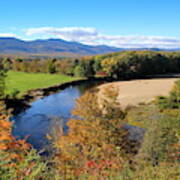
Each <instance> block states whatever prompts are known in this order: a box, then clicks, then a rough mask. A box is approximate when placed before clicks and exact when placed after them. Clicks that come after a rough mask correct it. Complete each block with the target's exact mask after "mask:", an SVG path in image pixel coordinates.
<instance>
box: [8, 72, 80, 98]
mask: <svg viewBox="0 0 180 180" xmlns="http://www.w3.org/2000/svg"><path fill="white" fill-rule="evenodd" d="M79 79H80V78H77V77H70V76H66V75H62V74H48V73H25V72H15V71H9V72H8V73H7V77H6V94H7V95H11V94H13V93H15V91H18V92H19V94H18V97H22V96H23V95H24V94H26V93H27V92H28V91H30V90H36V89H39V88H48V87H50V86H55V85H57V84H62V83H66V82H71V81H73V80H79Z"/></svg>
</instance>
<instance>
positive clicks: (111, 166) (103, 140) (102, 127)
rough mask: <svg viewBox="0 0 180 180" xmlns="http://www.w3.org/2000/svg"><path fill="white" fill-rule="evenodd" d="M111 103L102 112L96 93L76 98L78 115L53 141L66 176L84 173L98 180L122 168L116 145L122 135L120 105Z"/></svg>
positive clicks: (58, 160) (117, 145) (118, 149)
mask: <svg viewBox="0 0 180 180" xmlns="http://www.w3.org/2000/svg"><path fill="white" fill-rule="evenodd" d="M114 105H115V106H114ZM105 106H106V107H105ZM110 106H111V107H107V104H104V105H103V107H104V108H105V109H106V112H107V113H104V112H103V111H102V108H101V106H99V104H98V98H97V95H96V94H95V93H86V94H85V95H84V96H82V97H81V98H80V99H79V100H78V101H77V105H76V108H75V110H74V112H73V114H74V115H76V117H77V118H74V119H71V120H69V122H68V127H69V132H68V134H67V135H63V136H61V137H60V138H59V139H58V140H57V142H56V148H57V149H58V150H59V152H58V153H57V155H56V158H55V161H56V163H57V168H58V169H59V172H60V174H61V175H64V176H65V177H66V178H67V179H71V178H72V177H77V178H79V177H81V176H83V177H84V176H85V175H88V177H90V176H92V177H96V178H97V179H98V178H103V177H108V176H109V177H110V176H113V175H116V173H119V171H120V170H121V169H122V165H123V158H122V153H121V150H120V146H119V142H120V141H121V136H122V135H124V131H123V130H122V129H120V128H119V127H120V125H121V124H122V123H123V120H121V119H120V117H122V111H121V110H120V108H118V110H115V109H116V108H117V107H116V103H115V102H114V104H110ZM111 111H113V112H117V113H119V114H118V115H117V114H116V113H112V112H111Z"/></svg>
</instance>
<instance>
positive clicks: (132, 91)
mask: <svg viewBox="0 0 180 180" xmlns="http://www.w3.org/2000/svg"><path fill="white" fill-rule="evenodd" d="M178 79H180V78H178V77H177V78H162V79H145V80H132V81H121V82H112V83H107V84H104V85H101V86H100V92H102V93H103V90H104V89H105V88H108V87H109V86H113V87H115V88H118V92H119V95H118V101H119V102H120V104H121V107H122V108H123V109H124V108H126V107H127V106H128V105H133V106H136V105H138V104H139V103H142V102H150V101H152V100H153V99H154V97H156V96H160V95H162V96H166V95H168V94H169V92H170V91H171V89H172V87H173V85H174V82H175V81H176V80H178Z"/></svg>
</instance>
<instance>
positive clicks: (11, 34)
mask: <svg viewBox="0 0 180 180" xmlns="http://www.w3.org/2000/svg"><path fill="white" fill-rule="evenodd" d="M0 37H18V36H17V35H16V34H13V33H0Z"/></svg>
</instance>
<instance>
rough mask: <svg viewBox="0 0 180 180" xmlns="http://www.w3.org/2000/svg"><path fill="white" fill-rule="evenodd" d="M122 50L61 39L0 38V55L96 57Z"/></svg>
mask: <svg viewBox="0 0 180 180" xmlns="http://www.w3.org/2000/svg"><path fill="white" fill-rule="evenodd" d="M121 50H123V49H121V48H115V47H110V46H105V45H100V46H90V45H85V44H81V43H78V42H70V41H65V40H62V39H47V40H34V41H23V40H20V39H16V38H8V37H6V38H5V37H3V38H0V54H41V55H42V54H57V53H59V54H61V53H62V54H63V53H66V54H68V53H70V54H79V55H96V54H105V53H110V52H118V51H121Z"/></svg>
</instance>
